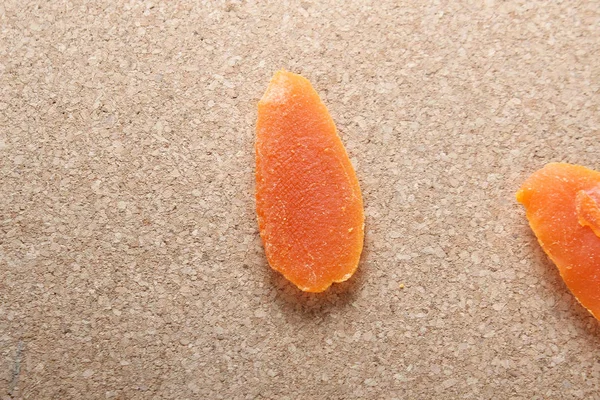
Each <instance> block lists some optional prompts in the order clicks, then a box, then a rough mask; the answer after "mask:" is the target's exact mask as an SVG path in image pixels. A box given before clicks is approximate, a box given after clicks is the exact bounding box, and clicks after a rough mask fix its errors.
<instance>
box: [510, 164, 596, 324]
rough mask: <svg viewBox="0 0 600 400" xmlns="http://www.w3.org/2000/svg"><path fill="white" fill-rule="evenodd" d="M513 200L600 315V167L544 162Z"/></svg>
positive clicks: (581, 298) (565, 277)
mask: <svg viewBox="0 0 600 400" xmlns="http://www.w3.org/2000/svg"><path fill="white" fill-rule="evenodd" d="M517 200H518V201H519V202H520V203H522V204H523V205H524V206H525V209H526V211H527V219H528V220H529V225H530V226H531V229H533V232H534V233H535V235H536V236H537V238H538V241H539V242H540V245H541V246H542V248H543V249H544V251H545V252H546V254H548V256H549V257H550V259H552V261H554V263H555V264H556V266H557V267H558V270H559V271H560V275H561V276H562V278H563V280H564V281H565V283H566V284H567V287H568V288H569V290H571V292H572V293H573V294H574V295H575V297H576V298H577V300H579V302H580V303H581V304H582V305H583V306H584V307H585V308H587V309H588V310H589V311H590V312H591V313H592V314H593V315H594V317H596V318H597V319H600V207H599V205H600V172H597V171H593V170H591V169H588V168H585V167H582V166H579V165H571V164H565V163H553V164H548V165H546V166H545V167H544V168H542V169H541V170H539V171H537V172H535V173H534V174H533V175H532V176H531V177H529V179H527V180H526V181H525V183H523V185H522V186H521V188H520V189H519V191H518V192H517Z"/></svg>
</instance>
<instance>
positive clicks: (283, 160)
mask: <svg viewBox="0 0 600 400" xmlns="http://www.w3.org/2000/svg"><path fill="white" fill-rule="evenodd" d="M255 150H256V211H257V215H258V225H259V230H260V236H261V238H262V241H263V245H264V248H265V253H266V256H267V260H268V262H269V265H270V266H271V268H273V269H275V270H277V271H279V272H281V273H282V274H283V275H284V276H285V277H286V278H287V279H288V280H289V281H291V282H292V283H293V284H295V285H296V286H297V287H298V288H300V289H301V290H303V291H306V292H322V291H324V290H326V289H327V288H328V287H329V286H330V285H331V284H332V283H333V282H343V281H345V280H347V279H349V278H350V277H351V276H352V274H353V273H354V271H356V268H357V266H358V261H359V258H360V254H361V251H362V247H363V239H364V213H363V201H362V195H361V191H360V187H359V185H358V179H357V178H356V174H355V171H354V168H353V167H352V164H351V163H350V159H349V158H348V154H347V153H346V149H345V148H344V145H343V144H342V141H341V140H340V137H339V136H338V134H337V130H336V127H335V124H334V122H333V119H332V118H331V116H330V115H329V112H328V111H327V108H326V107H325V104H323V102H322V101H321V99H320V98H319V95H318V94H317V92H316V91H315V90H314V89H313V87H312V85H311V84H310V82H309V81H308V80H307V79H305V78H303V77H302V76H300V75H297V74H293V73H291V72H287V71H283V70H282V71H279V72H277V73H275V75H274V76H273V78H272V79H271V82H270V84H269V86H268V88H267V91H266V92H265V94H264V96H263V97H262V99H261V100H260V101H259V103H258V121H257V124H256V144H255Z"/></svg>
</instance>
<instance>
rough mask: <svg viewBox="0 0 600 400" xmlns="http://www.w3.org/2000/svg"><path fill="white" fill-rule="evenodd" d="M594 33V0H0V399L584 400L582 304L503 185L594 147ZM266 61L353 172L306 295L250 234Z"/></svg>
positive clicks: (590, 160)
mask: <svg viewBox="0 0 600 400" xmlns="http://www.w3.org/2000/svg"><path fill="white" fill-rule="evenodd" d="M599 54H600V3H599V2H597V1H564V2H541V1H506V2H504V1H489V0H486V1H460V2H458V1H451V2H450V1H424V0H419V1H406V2H399V1H393V0H389V1H388V0H380V1H372V2H371V1H366V0H364V1H363V0H356V1H302V2H295V1H272V2H262V1H261V2H254V1H247V2H246V1H244V2H212V1H205V2H202V3H200V2H198V3H196V2H191V1H190V2H183V1H156V2H143V1H124V0H110V1H108V0H107V1H94V2H88V1H79V0H77V1H69V0H65V1H51V2H46V1H14V0H8V1H2V2H0V398H2V399H9V398H14V399H83V398H90V399H91V398H94V399H96V398H97V399H150V398H156V399H158V398H162V399H278V400H283V399H290V400H292V399H394V398H395V399H433V398H440V399H492V398H494V399H509V398H510V399H597V398H600V363H599V362H598V360H599V354H600V353H599V351H600V350H599V346H600V342H599V340H600V339H599V335H600V325H599V323H598V322H596V320H595V319H593V317H592V316H591V315H590V314H589V313H588V312H587V311H585V310H584V309H583V308H582V307H581V306H580V305H579V304H578V303H577V301H576V300H575V299H574V297H573V296H572V295H571V294H570V293H569V292H568V290H567V289H566V287H565V285H564V284H563V283H562V281H561V279H560V277H559V274H558V272H557V270H556V268H555V267H554V266H553V265H552V263H551V262H549V261H548V259H547V258H546V257H545V255H544V254H543V252H542V250H541V249H540V248H539V246H538V244H537V243H536V240H535V237H534V236H533V234H532V233H531V231H530V229H529V227H528V226H527V221H526V220H525V216H524V211H523V209H522V207H520V206H519V205H518V204H517V203H516V201H515V198H514V193H515V191H516V190H517V189H518V187H519V185H520V183H521V182H522V181H523V180H524V179H525V178H526V177H527V176H528V175H529V174H530V173H532V172H533V171H534V170H536V169H538V168H540V167H541V166H543V165H544V164H546V163H548V162H552V161H566V162H570V163H576V164H581V165H585V166H587V167H589V168H593V169H600V161H599V159H598V154H600V141H599V137H600V134H599V127H600V113H599V110H598V104H599V103H600V94H599V89H600V57H599ZM281 68H285V69H287V70H290V71H293V72H297V73H300V74H302V75H303V76H305V77H306V78H308V79H309V80H310V81H311V82H312V83H313V85H314V86H315V89H316V90H317V91H318V92H319V94H320V95H321V96H322V98H323V101H324V102H325V103H326V105H327V107H328V108H329V110H330V112H331V114H332V116H333V118H334V120H335V123H336V125H337V127H338V129H339V132H340V136H341V138H342V140H343V142H344V144H345V146H346V148H347V150H348V153H349V154H350V157H351V160H352V162H353V164H354V166H355V168H356V171H357V175H358V177H359V180H360V184H361V188H362V191H363V196H364V203H365V213H366V238H365V250H364V253H363V256H362V261H361V263H360V266H359V269H358V271H357V273H356V275H355V276H354V277H353V278H352V279H350V280H349V281H348V282H345V283H342V284H334V285H333V286H332V287H331V288H330V290H329V291H327V292H325V293H322V294H318V295H314V294H306V293H302V292H300V291H298V289H296V288H295V287H294V286H292V285H291V284H290V283H288V282H287V281H286V280H285V279H284V278H283V277H282V276H281V275H279V274H278V273H276V272H274V271H272V270H271V269H270V268H269V267H268V266H267V264H266V260H265V256H264V252H263V249H262V246H261V243H260V239H259V235H258V228H257V222H256V214H255V210H254V176H253V174H254V152H253V143H254V128H255V120H256V104H257V102H258V99H259V98H260V96H262V94H263V92H264V90H265V88H266V85H267V84H268V82H269V79H270V77H271V76H272V74H273V72H274V71H276V70H278V69H281Z"/></svg>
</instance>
